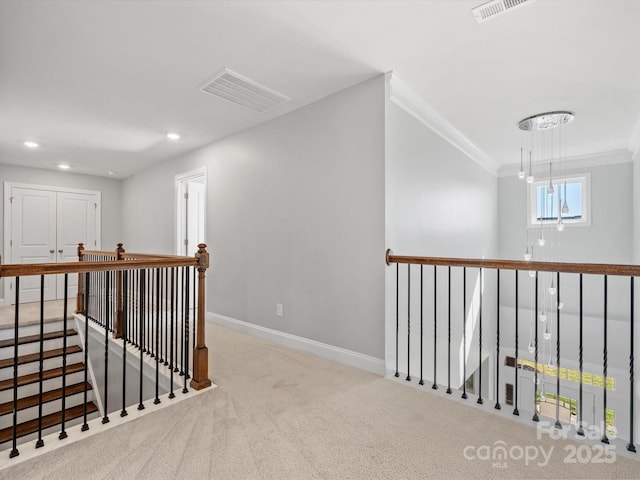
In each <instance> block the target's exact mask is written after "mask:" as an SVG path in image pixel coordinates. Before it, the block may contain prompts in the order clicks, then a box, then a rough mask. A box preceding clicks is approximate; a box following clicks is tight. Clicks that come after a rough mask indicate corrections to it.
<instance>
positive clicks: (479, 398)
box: [476, 268, 484, 405]
mask: <svg viewBox="0 0 640 480" xmlns="http://www.w3.org/2000/svg"><path fill="white" fill-rule="evenodd" d="M478 317H479V318H478V400H477V401H476V403H479V404H480V405H482V404H483V403H484V400H483V399H482V268H481V269H480V307H479V310H478Z"/></svg>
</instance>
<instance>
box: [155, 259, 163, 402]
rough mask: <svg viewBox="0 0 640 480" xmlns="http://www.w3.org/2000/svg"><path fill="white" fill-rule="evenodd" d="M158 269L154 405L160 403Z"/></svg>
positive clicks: (157, 277) (157, 280)
mask: <svg viewBox="0 0 640 480" xmlns="http://www.w3.org/2000/svg"><path fill="white" fill-rule="evenodd" d="M160 291H161V290H160V269H159V268H157V269H156V398H155V400H154V401H153V403H154V405H157V404H159V403H160V359H159V358H158V357H159V356H160V354H159V352H160V343H159V341H160Z"/></svg>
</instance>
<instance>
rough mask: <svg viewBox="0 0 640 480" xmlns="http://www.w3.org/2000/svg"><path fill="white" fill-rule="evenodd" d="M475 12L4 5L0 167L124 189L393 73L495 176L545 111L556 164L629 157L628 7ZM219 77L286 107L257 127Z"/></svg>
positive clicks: (632, 1)
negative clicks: (234, 75) (183, 157)
mask: <svg viewBox="0 0 640 480" xmlns="http://www.w3.org/2000/svg"><path fill="white" fill-rule="evenodd" d="M480 3H482V1H465V0H459V1H458V0H449V1H436V0H429V1H386V2H385V1H368V2H367V1H318V2H311V1H293V2H269V1H255V2H238V1H234V2H223V1H215V2H214V1H209V2H204V1H203V2H192V1H190V2H180V1H162V2H148V1H127V2H101V1H91V2H79V1H69V2H66V1H64V2H62V1H49V2H44V1H32V2H24V1H7V0H5V1H3V2H0V163H10V164H18V165H25V166H37V167H41V168H56V165H57V164H59V163H61V162H66V163H69V164H71V165H72V170H71V171H75V172H78V173H87V174H92V175H108V172H109V171H112V172H116V174H115V176H116V177H120V178H122V177H126V176H128V175H130V174H132V173H135V172H137V171H139V170H141V169H143V168H145V167H147V166H149V165H151V164H152V163H154V162H159V161H162V160H165V159H167V158H171V157H175V156H177V155H179V154H181V153H184V152H187V151H189V150H193V149H195V148H199V147H201V146H203V145H206V144H207V143H211V142H213V141H215V140H217V139H220V138H222V137H225V136H227V135H230V134H233V133H235V132H238V131H241V130H244V129H247V128H250V127H252V126H254V125H257V124H259V123H261V122H264V121H266V120H269V119H271V118H274V117H276V116H278V115H282V114H284V113H286V112H288V111H291V110H293V109H296V108H299V107H301V106H303V105H306V104H308V103H310V102H313V101H316V100H318V99H320V98H322V97H324V96H326V95H329V94H331V93H334V92H336V91H339V90H341V89H343V88H346V87H349V86H351V85H354V84H356V83H359V82H361V81H364V80H366V79H368V78H371V77H373V76H375V75H377V74H380V73H382V72H387V71H391V70H393V71H394V72H395V73H397V74H398V75H399V77H400V78H401V79H402V80H403V82H404V83H405V84H407V85H408V86H409V87H410V88H411V89H413V90H414V91H415V92H416V93H417V94H419V95H420V96H421V97H422V98H423V99H424V100H425V101H426V102H427V103H428V104H429V105H431V107H433V108H434V109H435V110H436V111H438V112H439V113H440V114H441V115H442V116H443V117H445V118H446V119H447V120H448V121H449V122H450V123H451V124H453V125H454V126H455V127H456V128H457V129H458V130H460V131H461V132H462V133H463V134H464V135H465V136H466V137H467V138H468V139H469V140H470V141H471V142H473V143H474V144H475V145H476V146H477V147H478V148H479V149H480V150H482V151H483V152H485V153H486V154H487V155H488V156H490V157H491V158H492V159H493V160H495V162H496V163H497V164H500V165H506V164H510V163H514V162H516V161H519V160H518V159H519V147H520V136H519V135H520V134H519V131H518V130H517V126H516V124H517V122H518V121H519V120H520V119H522V118H524V117H527V116H529V115H532V114H535V113H540V112H544V111H549V110H558V109H566V110H570V111H572V112H574V113H575V115H576V120H575V121H574V122H573V123H572V124H570V125H569V128H568V129H567V134H568V141H567V155H569V156H574V155H585V154H592V153H598V152H607V151H618V152H619V151H620V150H621V149H629V150H635V149H636V146H637V145H639V144H640V124H639V122H638V120H639V118H640V61H639V60H640V28H639V26H640V2H638V1H637V0H575V1H571V0H553V1H552V0H547V1H545V0H537V1H534V2H533V3H531V4H530V5H526V6H523V7H521V8H518V9H515V10H513V11H512V12H510V13H508V14H505V15H502V16H500V17H497V18H495V19H493V20H491V21H489V22H486V23H484V24H477V23H476V22H475V20H474V18H473V16H472V14H471V8H472V7H474V6H477V5H479V4H480ZM224 67H227V68H230V69H232V70H235V71H236V72H239V73H241V74H243V75H245V76H248V77H250V78H252V79H253V80H255V81H258V82H260V83H262V84H263V85H266V86H267V87H269V88H272V89H274V90H276V91H279V92H281V93H283V94H285V95H287V96H289V97H291V98H292V101H291V102H289V103H287V104H285V105H284V106H281V107H278V108H276V109H274V110H272V111H269V112H267V113H255V112H252V111H250V110H246V109H244V108H242V107H239V106H236V105H232V104H229V103H227V102H225V101H223V100H218V99H216V98H214V97H211V96H208V95H206V94H204V93H202V92H199V91H198V90H197V88H198V87H199V86H200V85H201V84H202V83H203V82H204V81H205V80H207V79H209V78H210V77H211V76H212V75H214V74H215V73H216V72H218V71H219V70H221V69H222V68H224ZM169 131H176V132H178V133H180V134H181V135H182V139H181V140H180V141H178V142H171V141H169V140H167V139H166V137H165V134H166V133H167V132H169ZM634 132H635V134H634ZM27 139H32V140H35V141H37V142H39V143H40V144H41V148H38V149H36V150H27V149H26V148H25V147H24V146H23V145H22V142H23V141H24V140H27Z"/></svg>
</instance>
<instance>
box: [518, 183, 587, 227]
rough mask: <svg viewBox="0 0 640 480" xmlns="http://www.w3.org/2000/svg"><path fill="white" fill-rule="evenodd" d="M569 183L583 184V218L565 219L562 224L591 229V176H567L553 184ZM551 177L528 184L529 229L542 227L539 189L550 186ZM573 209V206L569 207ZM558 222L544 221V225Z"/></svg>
mask: <svg viewBox="0 0 640 480" xmlns="http://www.w3.org/2000/svg"><path fill="white" fill-rule="evenodd" d="M565 181H566V182H567V183H581V184H582V218H580V219H569V218H566V219H565V218H563V219H562V223H564V224H565V225H566V226H570V227H590V226H591V174H590V173H580V174H576V175H565V176H559V177H555V178H554V179H553V183H554V184H556V182H557V183H558V184H562V183H564V182H565ZM548 184H549V177H545V178H541V179H536V180H535V181H534V182H533V183H529V184H527V187H528V195H527V211H528V212H529V215H528V216H527V219H528V220H527V224H528V226H529V227H535V226H536V225H540V220H538V219H537V217H538V215H537V213H538V212H537V209H538V199H537V197H536V190H537V187H540V186H544V185H548ZM569 207H571V206H569ZM557 222H558V220H557V219H555V220H542V224H543V225H551V224H555V223H557Z"/></svg>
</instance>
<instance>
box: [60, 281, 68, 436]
mask: <svg viewBox="0 0 640 480" xmlns="http://www.w3.org/2000/svg"><path fill="white" fill-rule="evenodd" d="M68 296H69V274H68V273H65V274H64V300H63V301H62V308H63V312H62V331H63V332H64V335H63V337H62V411H61V412H60V413H61V414H62V422H61V424H62V426H61V430H60V435H58V438H59V439H60V440H64V439H65V438H67V432H66V431H65V420H66V413H67V412H66V411H65V410H66V408H67V403H66V400H67V317H68V315H67V308H68V303H67V301H68Z"/></svg>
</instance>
